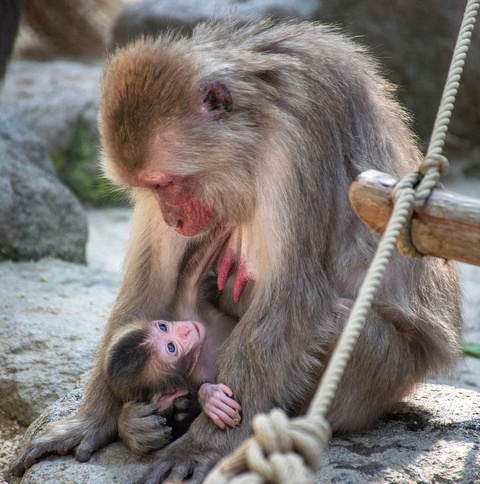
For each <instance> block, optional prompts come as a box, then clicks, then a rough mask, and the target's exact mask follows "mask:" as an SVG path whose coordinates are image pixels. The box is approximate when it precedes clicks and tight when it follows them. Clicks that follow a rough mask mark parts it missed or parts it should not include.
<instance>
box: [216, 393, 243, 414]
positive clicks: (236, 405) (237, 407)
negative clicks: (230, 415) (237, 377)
mask: <svg viewBox="0 0 480 484" xmlns="http://www.w3.org/2000/svg"><path fill="white" fill-rule="evenodd" d="M219 400H220V401H222V402H223V403H224V404H225V405H227V406H229V407H230V408H233V409H235V410H236V411H237V412H240V411H241V410H242V407H241V405H240V404H239V403H238V402H236V401H235V400H234V399H233V398H230V397H227V396H226V395H221V396H220V398H219Z"/></svg>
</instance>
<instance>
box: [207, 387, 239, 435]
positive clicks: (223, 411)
mask: <svg viewBox="0 0 480 484" xmlns="http://www.w3.org/2000/svg"><path fill="white" fill-rule="evenodd" d="M232 396H233V392H232V390H231V389H230V388H228V387H227V385H224V384H223V383H204V384H203V385H202V386H201V387H200V389H199V390H198V400H199V402H200V405H201V406H202V409H203V411H204V412H205V413H206V414H207V415H208V416H209V417H210V418H211V419H212V422H213V423H214V424H215V425H217V427H220V428H221V429H222V430H225V428H226V426H227V425H228V426H230V427H236V426H237V425H239V424H240V422H241V418H240V412H241V410H242V407H241V406H240V404H239V403H238V402H236V401H235V400H233V398H231V397H232Z"/></svg>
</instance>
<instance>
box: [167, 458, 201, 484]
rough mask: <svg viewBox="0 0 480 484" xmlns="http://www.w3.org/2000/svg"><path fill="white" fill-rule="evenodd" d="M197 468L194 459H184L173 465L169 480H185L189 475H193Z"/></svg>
mask: <svg viewBox="0 0 480 484" xmlns="http://www.w3.org/2000/svg"><path fill="white" fill-rule="evenodd" d="M194 470H195V466H194V463H193V461H191V460H189V459H188V460H184V461H183V462H178V463H176V464H174V465H173V467H172V470H171V471H170V475H169V476H168V480H169V482H172V483H173V482H179V483H180V482H183V481H184V479H186V478H187V477H188V476H189V475H192V473H193V471H194Z"/></svg>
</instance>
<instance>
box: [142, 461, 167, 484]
mask: <svg viewBox="0 0 480 484" xmlns="http://www.w3.org/2000/svg"><path fill="white" fill-rule="evenodd" d="M169 473H170V464H168V463H167V462H165V463H163V464H155V463H154V464H153V465H152V466H151V467H150V469H148V471H147V472H146V473H145V474H144V475H143V476H142V477H141V479H140V480H139V481H138V484H158V483H159V482H163V481H164V480H165V479H166V478H167V477H169Z"/></svg>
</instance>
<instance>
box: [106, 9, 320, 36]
mask: <svg viewBox="0 0 480 484" xmlns="http://www.w3.org/2000/svg"><path fill="white" fill-rule="evenodd" d="M320 3H321V2H320V0H302V1H301V2H298V1H296V0H244V1H237V2H236V1H232V2H228V3H227V2H226V3H224V4H223V5H222V4H221V3H219V2H205V1H202V0H163V1H161V2H159V1H158V0H141V1H139V2H135V3H132V4H131V5H127V7H126V8H125V10H124V11H123V12H122V13H121V14H120V15H119V17H118V19H117V22H116V24H115V26H114V29H113V41H114V43H115V44H119V45H124V44H125V43H127V42H128V41H129V40H131V39H134V38H136V37H138V36H139V35H142V34H145V35H158V34H159V33H160V32H164V31H166V30H179V29H181V31H182V32H183V33H185V34H186V33H188V32H190V31H191V29H192V28H193V27H194V25H195V24H196V23H198V22H200V21H202V20H206V19H209V18H221V17H222V16H226V15H229V14H231V13H234V14H235V15H237V16H239V17H240V18H241V19H243V20H245V21H246V22H247V21H249V20H252V19H254V18H256V17H259V16H273V17H278V18H300V19H304V20H308V19H311V18H312V16H313V14H314V13H315V11H316V9H317V8H318V6H319V5H320Z"/></svg>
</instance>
